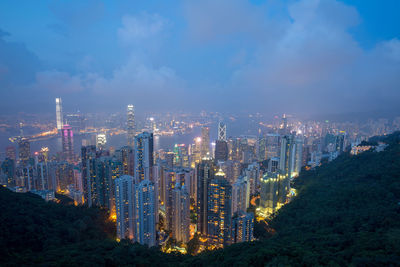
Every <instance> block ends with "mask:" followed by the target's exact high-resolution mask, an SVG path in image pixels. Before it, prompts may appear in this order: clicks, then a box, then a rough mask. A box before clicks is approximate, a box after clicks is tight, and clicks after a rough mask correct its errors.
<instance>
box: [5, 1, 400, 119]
mask: <svg viewBox="0 0 400 267" xmlns="http://www.w3.org/2000/svg"><path fill="white" fill-rule="evenodd" d="M399 8H400V2H398V1H396V0H391V1H385V5H382V4H381V3H380V2H379V1H356V0H342V1H338V0H325V1H321V0H300V1H292V0H288V1H277V0H269V1H263V0H253V1H244V0H229V1H228V0H220V1H208V0H207V1H200V2H197V1H168V2H165V3H160V2H156V1H146V2H145V3H144V2H132V1H118V2H114V1H101V0H83V1H79V2H76V1H74V2H72V1H50V0H47V1H21V2H20V4H18V5H15V1H8V0H6V1H2V2H1V3H0V88H1V92H2V96H3V97H2V98H1V99H0V114H10V113H16V112H26V113H52V112H54V98H55V97H61V98H62V99H63V105H64V109H65V110H71V111H72V110H77V109H80V110H81V111H83V112H97V111H105V112H123V110H124V109H125V106H126V105H127V104H131V103H132V104H134V105H135V106H136V109H137V110H138V111H139V112H143V113H145V112H147V113H148V112H165V111H172V112H176V111H179V110H185V111H187V112H193V113H195V112H200V111H201V110H214V111H219V112H226V113H229V112H232V113H236V112H260V113H263V114H281V113H294V114H298V115H299V116H318V115H320V114H322V115H324V114H346V113H359V112H361V113H363V112H367V113H375V112H376V111H382V112H383V113H390V112H394V113H397V114H398V113H399V112H400V107H399V105H398V100H399V99H400V88H399V85H400V75H399V74H400V40H399V37H400V17H398V16H397V14H396V12H397V11H398V10H399Z"/></svg>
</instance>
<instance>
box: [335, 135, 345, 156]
mask: <svg viewBox="0 0 400 267" xmlns="http://www.w3.org/2000/svg"><path fill="white" fill-rule="evenodd" d="M345 135H346V132H344V131H340V133H339V134H338V135H337V136H336V138H335V148H336V151H338V152H339V154H340V153H342V152H344V149H345Z"/></svg>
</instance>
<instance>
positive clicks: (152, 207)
mask: <svg viewBox="0 0 400 267" xmlns="http://www.w3.org/2000/svg"><path fill="white" fill-rule="evenodd" d="M155 201H156V199H155V187H154V183H153V182H151V181H150V180H147V179H146V180H143V181H141V182H140V183H139V184H135V211H134V213H135V215H136V216H135V218H136V221H135V234H136V241H137V242H138V243H140V244H142V245H148V246H149V247H153V246H156V215H155V212H156V204H155Z"/></svg>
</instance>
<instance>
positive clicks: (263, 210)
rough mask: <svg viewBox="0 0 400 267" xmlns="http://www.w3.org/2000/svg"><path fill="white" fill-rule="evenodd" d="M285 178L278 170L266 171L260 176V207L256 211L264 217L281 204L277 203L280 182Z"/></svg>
mask: <svg viewBox="0 0 400 267" xmlns="http://www.w3.org/2000/svg"><path fill="white" fill-rule="evenodd" d="M283 179H285V177H284V176H282V175H280V174H278V172H275V173H272V172H267V173H266V174H264V176H263V178H261V193H260V207H259V208H258V209H257V213H258V214H259V215H261V216H262V217H264V218H267V217H268V216H270V215H271V214H273V213H274V212H275V211H276V210H277V209H278V208H279V207H280V206H281V205H280V204H279V203H278V202H279V198H280V195H279V194H280V190H279V189H280V183H281V180H283Z"/></svg>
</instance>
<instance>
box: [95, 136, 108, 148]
mask: <svg viewBox="0 0 400 267" xmlns="http://www.w3.org/2000/svg"><path fill="white" fill-rule="evenodd" d="M106 144H107V137H106V135H105V134H98V135H96V147H97V149H98V150H103V149H105V147H106Z"/></svg>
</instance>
